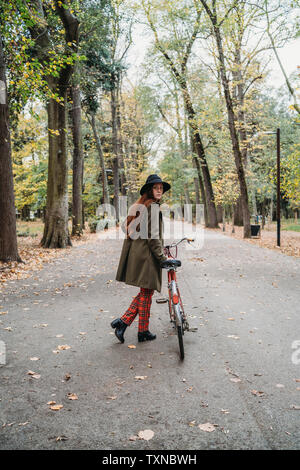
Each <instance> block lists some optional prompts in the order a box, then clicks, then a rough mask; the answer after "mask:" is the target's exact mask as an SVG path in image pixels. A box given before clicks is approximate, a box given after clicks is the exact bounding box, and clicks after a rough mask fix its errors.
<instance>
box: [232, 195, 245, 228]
mask: <svg viewBox="0 0 300 470" xmlns="http://www.w3.org/2000/svg"><path fill="white" fill-rule="evenodd" d="M243 224H244V222H243V207H242V198H241V195H239V197H238V199H237V201H236V204H235V205H234V225H237V226H238V227H242V226H243Z"/></svg>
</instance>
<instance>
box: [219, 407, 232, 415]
mask: <svg viewBox="0 0 300 470" xmlns="http://www.w3.org/2000/svg"><path fill="white" fill-rule="evenodd" d="M221 413H224V414H225V415H228V414H229V413H230V411H229V410H223V408H222V409H221Z"/></svg>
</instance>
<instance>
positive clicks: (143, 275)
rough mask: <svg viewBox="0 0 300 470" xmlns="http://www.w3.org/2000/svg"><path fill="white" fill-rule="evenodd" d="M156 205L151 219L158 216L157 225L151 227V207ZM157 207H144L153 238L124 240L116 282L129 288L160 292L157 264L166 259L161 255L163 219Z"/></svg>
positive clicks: (159, 268)
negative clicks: (135, 287)
mask: <svg viewBox="0 0 300 470" xmlns="http://www.w3.org/2000/svg"><path fill="white" fill-rule="evenodd" d="M156 204H157V205H158V207H154V208H153V209H152V210H153V212H154V214H153V215H152V217H154V216H155V215H156V216H158V217H159V223H156V224H155V223H153V224H152V227H151V206H153V205H154V206H155V205H156ZM159 206H160V203H159V202H153V203H152V204H150V206H149V207H148V208H146V207H145V217H146V216H147V217H148V234H151V236H152V237H153V238H149V237H148V238H137V239H136V240H132V239H130V238H128V239H125V240H124V242H123V247H122V251H121V256H120V261H119V266H118V270H117V275H116V280H117V281H121V282H125V284H129V285H131V286H137V287H144V288H147V289H154V290H157V291H158V292H161V279H162V268H161V267H160V264H159V263H160V261H163V260H166V259H167V257H166V256H165V255H164V253H163V246H164V241H163V218H162V212H161V210H160V207H159ZM146 211H147V212H146ZM152 220H153V219H152ZM151 228H152V232H151Z"/></svg>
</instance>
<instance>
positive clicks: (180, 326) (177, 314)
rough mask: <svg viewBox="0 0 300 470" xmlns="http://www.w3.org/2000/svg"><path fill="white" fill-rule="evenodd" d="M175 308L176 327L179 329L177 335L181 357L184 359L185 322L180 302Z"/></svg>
mask: <svg viewBox="0 0 300 470" xmlns="http://www.w3.org/2000/svg"><path fill="white" fill-rule="evenodd" d="M174 310H175V318H176V329H177V336H178V344H179V352H180V358H181V359H184V346H183V322H182V316H181V312H180V308H179V305H178V304H177V305H174Z"/></svg>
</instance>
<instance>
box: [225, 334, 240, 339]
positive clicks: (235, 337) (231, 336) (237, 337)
mask: <svg viewBox="0 0 300 470" xmlns="http://www.w3.org/2000/svg"><path fill="white" fill-rule="evenodd" d="M227 338H233V339H240V337H239V336H236V335H227Z"/></svg>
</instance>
